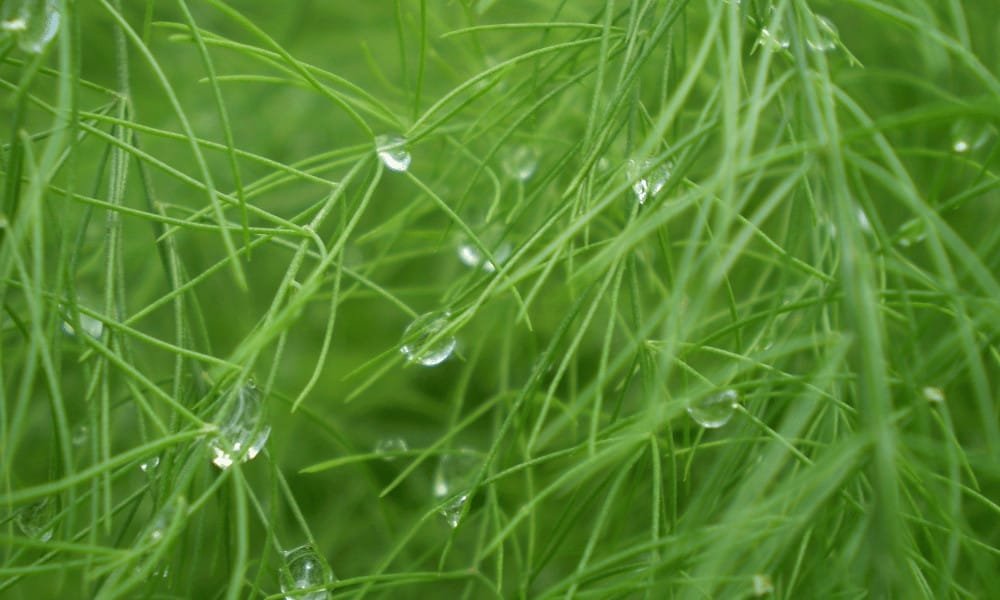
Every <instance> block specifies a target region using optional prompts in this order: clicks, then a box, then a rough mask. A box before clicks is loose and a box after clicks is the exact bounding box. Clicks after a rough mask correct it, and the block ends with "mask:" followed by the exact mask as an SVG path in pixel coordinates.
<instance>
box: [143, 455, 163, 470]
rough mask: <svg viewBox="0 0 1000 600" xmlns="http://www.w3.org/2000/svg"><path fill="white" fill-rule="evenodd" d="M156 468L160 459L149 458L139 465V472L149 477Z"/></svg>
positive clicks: (155, 457) (156, 457)
mask: <svg viewBox="0 0 1000 600" xmlns="http://www.w3.org/2000/svg"><path fill="white" fill-rule="evenodd" d="M158 466H160V457H159V456H151V457H150V458H147V459H146V460H144V461H142V462H141V463H139V470H141V471H142V472H143V473H145V474H147V475H151V474H152V473H153V471H155V470H156V467H158Z"/></svg>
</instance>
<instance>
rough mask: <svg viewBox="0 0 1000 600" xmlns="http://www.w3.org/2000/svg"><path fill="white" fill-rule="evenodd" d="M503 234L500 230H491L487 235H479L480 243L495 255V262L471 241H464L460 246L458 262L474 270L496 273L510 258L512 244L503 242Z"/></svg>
mask: <svg viewBox="0 0 1000 600" xmlns="http://www.w3.org/2000/svg"><path fill="white" fill-rule="evenodd" d="M502 237H503V232H502V231H500V230H499V229H491V230H488V231H487V232H486V233H483V234H480V235H479V241H480V242H482V243H483V245H485V246H486V247H487V248H489V250H490V253H491V254H492V255H493V260H490V259H488V258H486V255H485V254H484V253H483V251H482V250H480V249H479V246H476V245H475V244H474V243H472V241H471V240H469V239H467V238H466V239H463V240H462V241H460V242H459V244H458V250H457V254H458V260H460V261H462V264H464V265H465V266H467V267H469V268H472V269H482V270H483V271H485V272H487V273H495V272H496V271H497V268H498V267H500V266H503V264H504V263H505V262H507V259H508V258H510V254H511V250H512V248H511V245H510V242H507V241H503V240H502V239H501V238H502Z"/></svg>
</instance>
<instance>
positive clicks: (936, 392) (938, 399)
mask: <svg viewBox="0 0 1000 600" xmlns="http://www.w3.org/2000/svg"><path fill="white" fill-rule="evenodd" d="M922 392H923V394H924V400H926V401H928V402H931V403H934V404H941V403H942V402H944V390H942V389H941V388H939V387H935V386H932V385H929V386H927V387H925V388H924V389H923V390H922Z"/></svg>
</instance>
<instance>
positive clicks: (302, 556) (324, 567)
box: [279, 544, 334, 600]
mask: <svg viewBox="0 0 1000 600" xmlns="http://www.w3.org/2000/svg"><path fill="white" fill-rule="evenodd" d="M284 563H285V564H284V565H282V567H281V571H280V575H279V577H280V579H281V593H282V594H285V598H286V599H287V600H324V599H325V598H328V597H329V592H328V591H327V590H325V589H314V590H313V591H311V592H307V593H296V592H299V591H301V590H308V589H313V588H319V587H322V586H328V585H330V584H331V583H333V581H334V575H333V570H332V569H330V565H328V564H327V563H326V560H325V559H324V558H323V557H322V556H321V555H320V554H319V553H318V552H316V550H314V549H313V547H312V546H310V545H308V544H307V545H305V546H299V547H298V548H295V549H294V550H289V551H288V552H285V553H284Z"/></svg>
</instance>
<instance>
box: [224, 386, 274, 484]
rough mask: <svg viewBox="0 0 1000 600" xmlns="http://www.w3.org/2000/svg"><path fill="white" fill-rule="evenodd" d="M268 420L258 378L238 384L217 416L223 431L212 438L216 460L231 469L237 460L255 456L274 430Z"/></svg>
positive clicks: (251, 458) (241, 460)
mask: <svg viewBox="0 0 1000 600" xmlns="http://www.w3.org/2000/svg"><path fill="white" fill-rule="evenodd" d="M265 421H266V417H265V414H264V404H263V402H262V401H261V397H260V392H259V391H258V390H257V386H256V385H255V384H254V382H253V381H252V380H251V381H248V382H246V383H245V384H243V385H241V386H238V387H237V388H235V389H234V390H233V391H232V392H231V393H230V394H229V397H227V398H226V399H225V400H224V401H223V405H222V408H221V410H220V411H219V414H218V415H217V416H216V419H215V423H216V425H217V426H218V428H219V433H218V435H216V436H215V437H214V438H212V440H211V441H210V442H209V447H210V448H211V449H212V463H213V464H214V465H215V466H217V467H219V468H220V469H228V468H229V467H230V466H232V465H233V463H235V462H237V461H240V462H246V461H249V460H253V459H254V457H256V456H257V454H258V453H260V451H261V449H262V448H263V447H264V444H265V443H266V442H267V437H268V436H269V435H270V434H271V426H270V425H268V424H267V423H266V422H265Z"/></svg>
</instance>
